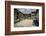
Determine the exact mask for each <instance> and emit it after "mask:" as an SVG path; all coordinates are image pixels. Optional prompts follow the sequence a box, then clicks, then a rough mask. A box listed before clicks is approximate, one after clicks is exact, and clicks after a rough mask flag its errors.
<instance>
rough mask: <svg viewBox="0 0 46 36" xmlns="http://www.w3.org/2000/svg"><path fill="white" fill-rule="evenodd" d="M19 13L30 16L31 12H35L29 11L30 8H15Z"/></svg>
mask: <svg viewBox="0 0 46 36" xmlns="http://www.w3.org/2000/svg"><path fill="white" fill-rule="evenodd" d="M17 9H18V10H19V11H21V12H22V13H23V14H30V13H31V12H34V11H36V9H30V8H17Z"/></svg>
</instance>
